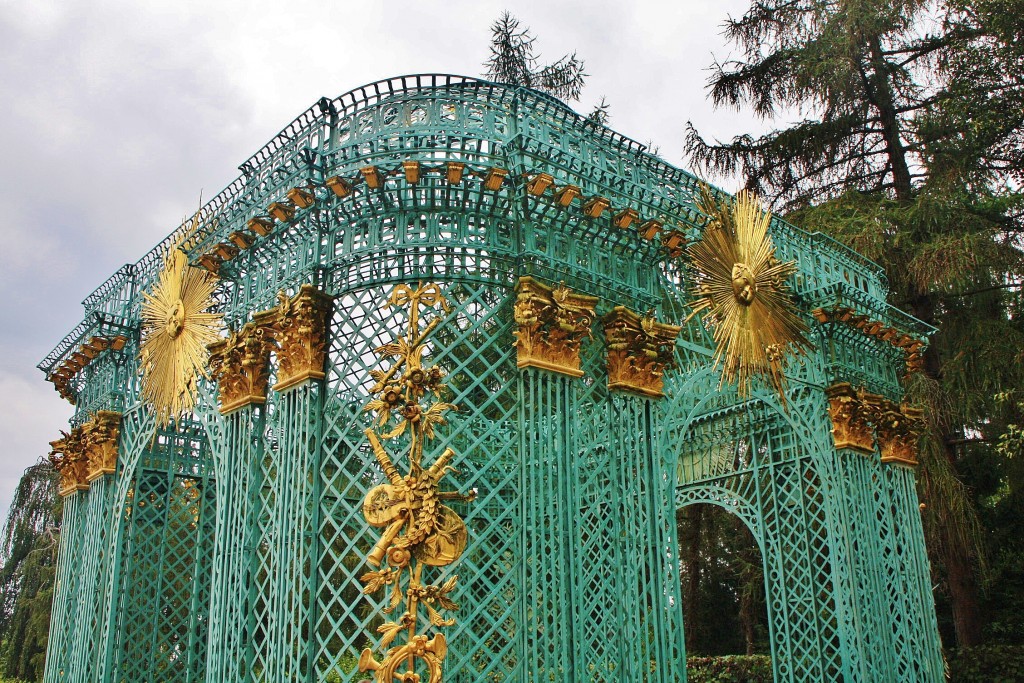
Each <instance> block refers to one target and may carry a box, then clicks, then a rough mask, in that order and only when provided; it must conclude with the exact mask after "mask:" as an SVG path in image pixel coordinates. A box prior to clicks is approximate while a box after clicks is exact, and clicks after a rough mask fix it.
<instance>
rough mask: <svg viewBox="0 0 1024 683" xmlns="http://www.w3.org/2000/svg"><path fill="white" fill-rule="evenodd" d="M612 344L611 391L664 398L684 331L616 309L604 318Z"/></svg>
mask: <svg viewBox="0 0 1024 683" xmlns="http://www.w3.org/2000/svg"><path fill="white" fill-rule="evenodd" d="M603 323H604V337H605V341H606V342H607V343H608V359H607V362H608V388H609V389H611V390H618V391H627V392H630V393H634V394H640V395H641V396H649V397H651V398H660V397H662V396H664V395H665V394H664V377H663V376H664V373H665V370H667V369H669V368H672V367H674V366H675V356H674V354H673V351H674V350H675V340H676V337H677V336H678V335H679V331H680V330H681V329H682V328H680V327H676V326H675V325H666V324H665V323H659V322H657V321H656V320H655V319H654V318H653V317H651V316H649V315H648V316H644V317H641V316H639V315H637V314H636V313H634V312H633V311H631V310H629V309H628V308H626V307H625V306H616V307H615V308H614V309H612V311H611V312H610V313H609V314H608V315H606V316H605V317H604V320H603Z"/></svg>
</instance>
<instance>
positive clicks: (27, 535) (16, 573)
mask: <svg viewBox="0 0 1024 683" xmlns="http://www.w3.org/2000/svg"><path fill="white" fill-rule="evenodd" d="M60 514H61V502H60V498H59V496H58V495H57V474H56V472H55V471H54V469H53V467H52V466H51V465H50V464H49V463H48V462H45V461H40V462H39V463H37V464H35V465H32V466H31V467H29V468H28V469H27V470H25V473H24V474H23V475H22V477H21V480H20V481H19V482H18V488H17V489H16V491H15V493H14V500H13V501H12V502H11V508H10V511H9V513H8V516H7V522H6V524H5V525H4V530H3V536H2V544H0V560H2V562H3V565H2V566H0V643H2V644H0V650H2V654H3V659H4V661H5V667H4V668H5V671H4V673H5V675H7V676H13V677H16V678H19V679H22V680H30V681H34V680H42V676H43V664H44V660H45V658H46V644H47V640H48V637H49V630H50V609H51V606H52V603H53V584H54V578H55V570H56V564H57V550H58V546H59V542H58V533H59V532H58V528H59V524H60Z"/></svg>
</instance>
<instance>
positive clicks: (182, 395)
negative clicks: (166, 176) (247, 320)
mask: <svg viewBox="0 0 1024 683" xmlns="http://www.w3.org/2000/svg"><path fill="white" fill-rule="evenodd" d="M198 226H199V214H198V212H197V213H196V214H195V216H193V218H192V223H191V226H190V228H189V230H188V231H187V232H186V234H185V235H183V236H182V238H181V239H180V240H178V242H176V243H174V244H172V245H170V246H169V247H168V248H167V253H166V254H165V255H164V268H163V270H162V271H160V275H159V278H158V280H157V283H156V285H155V286H154V287H153V289H152V290H151V291H150V292H143V294H142V296H143V302H142V343H141V346H140V350H139V356H140V361H141V362H140V367H141V370H142V399H143V400H144V401H145V402H147V403H149V404H150V405H151V406H153V410H154V412H155V413H156V420H157V424H160V425H162V424H167V423H168V422H170V421H171V420H176V419H178V418H179V417H181V415H183V414H184V413H188V412H190V411H191V410H192V409H193V408H194V407H195V404H196V385H197V382H198V381H199V378H200V377H205V376H206V366H207V359H208V354H207V346H208V345H209V344H211V343H213V342H215V341H216V340H217V337H218V334H219V332H220V329H221V316H220V314H218V313H211V312H210V310H211V309H212V307H213V304H214V300H213V292H214V290H215V289H216V288H217V278H216V276H214V275H212V274H211V273H209V272H207V271H205V270H201V269H199V268H193V267H192V266H190V265H188V260H187V258H186V257H185V254H184V253H183V252H182V251H181V249H180V247H182V245H183V244H184V242H185V241H186V240H187V238H188V237H189V235H192V234H194V233H195V231H196V229H197V228H198Z"/></svg>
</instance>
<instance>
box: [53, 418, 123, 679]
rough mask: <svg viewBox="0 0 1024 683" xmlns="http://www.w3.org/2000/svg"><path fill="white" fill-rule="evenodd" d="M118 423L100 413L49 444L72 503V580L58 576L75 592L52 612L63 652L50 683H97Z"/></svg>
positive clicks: (104, 626) (63, 489)
mask: <svg viewBox="0 0 1024 683" xmlns="http://www.w3.org/2000/svg"><path fill="white" fill-rule="evenodd" d="M119 421H120V415H119V414H118V413H114V412H110V411H100V412H99V413H98V414H97V415H96V417H94V418H93V419H92V420H90V421H89V422H86V423H85V424H84V425H82V426H80V427H76V428H75V429H73V430H72V431H71V433H69V434H65V435H64V438H62V439H60V440H58V441H55V442H53V443H52V444H51V445H52V446H53V453H52V454H51V460H52V461H53V463H54V466H55V467H56V469H57V470H58V472H59V473H60V479H61V486H60V490H61V494H62V495H64V496H65V497H66V501H65V502H66V503H67V502H69V501H71V500H74V501H75V502H74V504H73V505H70V506H67V509H69V510H72V511H73V512H72V518H71V519H70V520H68V519H66V520H65V525H66V529H68V530H69V531H72V532H73V533H74V536H75V539H76V540H75V542H76V548H75V552H74V555H75V567H74V568H73V569H72V573H73V576H72V575H68V574H65V575H64V577H59V578H61V579H62V580H66V581H68V582H69V583H73V586H74V588H73V593H66V594H65V595H64V596H62V597H61V599H60V602H61V606H60V608H59V609H60V610H62V611H57V612H55V618H54V619H53V622H52V623H54V624H56V625H57V628H56V629H55V631H56V632H58V633H60V637H59V638H58V647H59V648H60V650H61V651H63V653H62V654H57V655H56V657H57V659H56V660H55V662H54V665H53V666H54V667H55V668H54V670H55V671H56V670H59V671H60V672H61V673H60V674H59V675H58V677H57V678H55V679H54V680H62V681H63V680H66V681H83V682H84V681H93V680H95V679H96V676H97V671H98V669H99V665H100V662H101V660H102V657H103V654H104V643H105V636H106V631H107V623H106V615H107V610H106V604H107V600H109V594H108V592H107V591H106V590H105V589H106V588H107V583H106V581H107V577H108V576H109V573H110V571H111V566H110V564H111V558H112V555H113V553H112V538H113V533H112V529H111V524H112V521H113V520H112V507H113V506H112V500H113V496H114V487H113V485H112V483H111V482H109V481H107V480H108V479H110V477H108V476H105V475H107V474H110V473H112V472H113V471H114V469H115V467H116V462H117V442H118V424H119ZM90 484H91V486H90ZM68 523H70V526H67V525H68ZM59 571H62V570H59ZM55 604H57V603H56V602H55ZM48 668H49V665H48Z"/></svg>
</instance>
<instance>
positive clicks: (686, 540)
mask: <svg viewBox="0 0 1024 683" xmlns="http://www.w3.org/2000/svg"><path fill="white" fill-rule="evenodd" d="M676 523H677V528H678V532H679V533H678V536H679V546H680V558H681V560H682V562H681V569H682V597H683V614H684V615H685V618H686V629H685V631H686V652H687V654H688V655H696V656H705V657H709V661H710V658H713V657H714V656H720V655H729V654H736V653H740V652H742V653H745V654H746V655H755V654H763V653H768V652H769V651H770V645H769V642H768V612H767V607H766V605H765V588H764V573H763V565H762V558H761V551H760V549H759V548H758V546H757V542H756V541H755V540H754V536H753V535H752V534H751V533H750V530H749V529H747V527H746V526H745V525H744V524H743V522H742V521H740V519H739V518H738V517H736V516H735V515H733V514H731V513H729V512H726V511H725V510H724V509H722V508H720V507H718V506H716V505H704V504H697V505H690V506H687V507H685V508H683V509H682V510H680V511H679V513H678V515H677V517H676ZM764 659H767V657H765V658H764ZM691 664H692V662H691ZM768 671H769V679H770V677H771V673H770V672H771V667H770V665H769V667H768ZM708 680H717V679H708Z"/></svg>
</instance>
